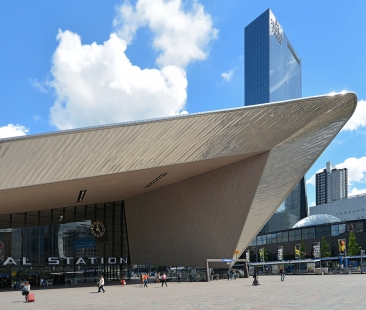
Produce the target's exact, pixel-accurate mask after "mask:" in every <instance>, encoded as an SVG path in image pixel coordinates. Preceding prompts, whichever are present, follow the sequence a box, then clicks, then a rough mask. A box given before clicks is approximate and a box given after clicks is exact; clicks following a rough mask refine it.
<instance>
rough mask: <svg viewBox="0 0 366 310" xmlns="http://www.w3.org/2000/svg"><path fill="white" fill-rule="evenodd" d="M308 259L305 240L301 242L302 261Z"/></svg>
mask: <svg viewBox="0 0 366 310" xmlns="http://www.w3.org/2000/svg"><path fill="white" fill-rule="evenodd" d="M305 258H306V246H305V242H304V240H302V239H301V240H300V259H305Z"/></svg>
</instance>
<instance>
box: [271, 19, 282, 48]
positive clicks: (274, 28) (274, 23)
mask: <svg viewBox="0 0 366 310" xmlns="http://www.w3.org/2000/svg"><path fill="white" fill-rule="evenodd" d="M271 30H272V32H273V34H274V36H275V37H276V38H277V40H278V42H280V44H282V41H283V36H282V33H281V27H280V24H279V23H278V21H277V20H273V19H272V18H271Z"/></svg>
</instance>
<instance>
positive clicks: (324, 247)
mask: <svg viewBox="0 0 366 310" xmlns="http://www.w3.org/2000/svg"><path fill="white" fill-rule="evenodd" d="M329 255H330V252H329V244H328V242H327V241H326V240H325V237H324V236H323V238H322V241H321V242H320V257H321V258H323V257H329Z"/></svg>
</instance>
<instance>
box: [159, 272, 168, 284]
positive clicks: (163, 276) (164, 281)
mask: <svg viewBox="0 0 366 310" xmlns="http://www.w3.org/2000/svg"><path fill="white" fill-rule="evenodd" d="M164 283H165V286H166V287H168V285H167V284H166V274H165V272H164V274H163V275H162V276H161V287H163V286H164Z"/></svg>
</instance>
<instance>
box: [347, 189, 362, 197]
mask: <svg viewBox="0 0 366 310" xmlns="http://www.w3.org/2000/svg"><path fill="white" fill-rule="evenodd" d="M365 193H366V188H364V189H358V188H356V187H354V188H352V189H351V190H350V191H348V196H355V195H360V194H365Z"/></svg>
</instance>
